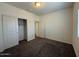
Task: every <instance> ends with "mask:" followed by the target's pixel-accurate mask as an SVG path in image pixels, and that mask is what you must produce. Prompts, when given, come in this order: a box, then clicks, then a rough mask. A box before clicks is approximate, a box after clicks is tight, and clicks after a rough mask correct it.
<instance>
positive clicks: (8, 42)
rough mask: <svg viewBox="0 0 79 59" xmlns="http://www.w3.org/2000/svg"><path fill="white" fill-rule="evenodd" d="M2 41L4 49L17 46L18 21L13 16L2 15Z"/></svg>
mask: <svg viewBox="0 0 79 59" xmlns="http://www.w3.org/2000/svg"><path fill="white" fill-rule="evenodd" d="M2 18H3V35H4V37H3V39H4V45H5V49H7V48H10V47H13V46H15V45H17V44H18V19H17V18H15V17H13V16H6V15H3V16H2Z"/></svg>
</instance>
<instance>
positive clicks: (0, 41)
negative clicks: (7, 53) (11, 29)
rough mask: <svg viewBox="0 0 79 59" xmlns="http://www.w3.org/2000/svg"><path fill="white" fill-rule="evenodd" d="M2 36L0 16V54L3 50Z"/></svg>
mask: <svg viewBox="0 0 79 59" xmlns="http://www.w3.org/2000/svg"><path fill="white" fill-rule="evenodd" d="M2 36H3V34H2V17H1V15H0V52H2V51H3V50H4V48H3V37H2Z"/></svg>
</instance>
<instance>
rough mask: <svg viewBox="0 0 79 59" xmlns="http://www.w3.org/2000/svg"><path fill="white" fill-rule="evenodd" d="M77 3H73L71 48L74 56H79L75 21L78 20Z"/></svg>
mask: <svg viewBox="0 0 79 59" xmlns="http://www.w3.org/2000/svg"><path fill="white" fill-rule="evenodd" d="M78 14H79V3H74V8H73V47H74V49H75V52H76V55H77V56H79V38H78V36H77V24H78V23H77V21H78V20H79V19H78V17H79V15H78Z"/></svg>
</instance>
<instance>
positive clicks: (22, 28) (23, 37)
mask: <svg viewBox="0 0 79 59" xmlns="http://www.w3.org/2000/svg"><path fill="white" fill-rule="evenodd" d="M18 31H19V42H21V41H27V20H26V19H21V18H18Z"/></svg>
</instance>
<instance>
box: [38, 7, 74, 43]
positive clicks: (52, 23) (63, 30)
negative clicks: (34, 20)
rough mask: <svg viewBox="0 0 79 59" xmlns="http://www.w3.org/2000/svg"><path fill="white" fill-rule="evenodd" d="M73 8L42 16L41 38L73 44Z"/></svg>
mask: <svg viewBox="0 0 79 59" xmlns="http://www.w3.org/2000/svg"><path fill="white" fill-rule="evenodd" d="M72 11H73V10H72V7H71V8H66V9H62V10H59V11H56V12H52V13H49V14H46V15H44V16H40V29H39V30H40V32H39V37H44V38H49V39H52V40H57V41H61V42H65V43H69V44H71V43H72V39H73V38H72V36H73V35H72V31H73V26H72V23H73V22H72V20H73V13H72Z"/></svg>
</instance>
